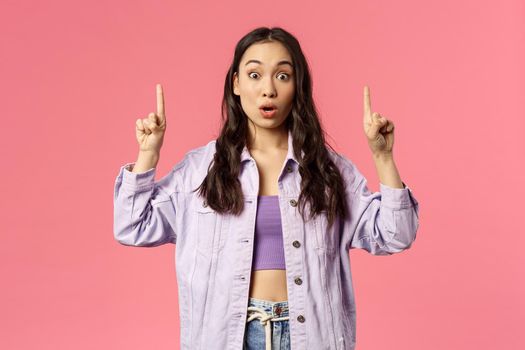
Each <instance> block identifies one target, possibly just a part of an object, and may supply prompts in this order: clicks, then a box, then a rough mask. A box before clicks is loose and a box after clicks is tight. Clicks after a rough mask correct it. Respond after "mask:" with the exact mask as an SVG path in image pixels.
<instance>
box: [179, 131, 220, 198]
mask: <svg viewBox="0 0 525 350" xmlns="http://www.w3.org/2000/svg"><path fill="white" fill-rule="evenodd" d="M215 144H216V140H210V141H209V142H208V143H206V144H205V145H201V146H198V147H195V148H193V149H191V150H189V151H187V152H186V153H185V154H184V157H183V159H182V160H181V161H180V162H179V163H177V164H176V165H175V166H174V167H173V168H172V172H173V173H176V174H177V176H179V177H180V179H181V181H182V183H183V187H184V188H186V189H189V188H195V187H197V186H199V185H200V183H201V182H202V180H204V178H205V177H206V174H207V173H208V167H209V165H210V164H211V161H212V160H213V156H214V154H215Z"/></svg>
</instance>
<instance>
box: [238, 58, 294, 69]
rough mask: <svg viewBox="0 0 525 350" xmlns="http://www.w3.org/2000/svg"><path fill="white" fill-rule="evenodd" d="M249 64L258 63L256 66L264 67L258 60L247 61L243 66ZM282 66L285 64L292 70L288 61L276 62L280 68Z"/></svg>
mask: <svg viewBox="0 0 525 350" xmlns="http://www.w3.org/2000/svg"><path fill="white" fill-rule="evenodd" d="M249 63H258V64H261V65H264V63H262V62H261V61H259V60H249V61H248V62H246V64H245V66H247V65H248V64H249ZM284 64H287V65H289V66H290V67H292V68H293V65H292V63H291V62H290V61H288V60H282V61H279V62H277V65H278V66H282V65H284Z"/></svg>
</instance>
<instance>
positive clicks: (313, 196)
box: [195, 27, 347, 227]
mask: <svg viewBox="0 0 525 350" xmlns="http://www.w3.org/2000/svg"><path fill="white" fill-rule="evenodd" d="M274 40H276V41H279V42H280V43H282V44H283V45H284V46H285V47H286V48H287V49H288V52H289V53H290V55H291V57H292V61H293V66H294V67H293V68H294V72H295V73H294V75H293V77H294V79H295V86H296V87H297V88H296V89H295V91H296V92H295V96H294V100H293V107H292V110H291V112H290V115H288V116H287V118H286V120H285V122H284V123H285V126H286V128H287V130H289V131H291V135H292V137H293V148H294V153H295V154H294V156H295V158H296V159H297V160H298V161H299V174H300V175H301V194H300V195H299V198H298V208H299V212H300V214H301V216H302V217H303V220H304V219H305V215H304V212H305V209H304V207H305V204H306V202H309V204H310V211H309V218H312V217H313V216H315V215H317V214H319V213H321V212H323V211H326V212H327V216H328V222H329V227H331V226H332V224H333V222H334V221H335V218H336V217H337V216H339V217H340V218H344V217H345V215H346V209H347V203H346V200H345V195H344V194H345V184H344V181H343V179H342V176H341V174H340V172H339V170H338V168H337V167H336V165H335V164H334V162H333V161H332V160H331V159H330V158H329V154H328V150H327V148H326V145H328V146H329V147H330V148H331V149H332V150H333V151H334V152H335V150H334V149H333V148H332V146H331V145H329V144H327V143H326V142H325V137H324V134H325V132H324V130H323V129H322V127H321V124H320V122H319V117H318V113H317V109H316V107H315V104H314V101H313V98H312V81H311V78H310V68H309V67H308V63H307V62H306V59H305V57H304V54H303V52H302V50H301V47H300V45H299V42H298V41H297V39H296V38H295V37H294V36H293V35H292V34H290V33H288V32H287V31H285V30H284V29H282V28H279V27H273V28H267V27H260V28H256V29H254V30H253V31H251V32H250V33H248V34H246V35H245V36H244V37H243V38H241V40H240V41H239V42H238V43H237V46H236V47H235V54H234V57H233V62H232V64H231V66H230V68H229V70H228V74H227V75H226V80H225V82H224V96H223V100H222V107H221V113H222V120H223V126H222V130H221V132H220V135H219V137H218V138H217V140H216V144H215V147H216V152H215V155H214V158H213V162H211V163H210V166H209V167H208V174H207V175H206V177H205V179H204V181H203V182H202V183H201V185H200V186H199V187H198V188H197V189H196V190H195V191H197V190H199V194H200V195H201V196H202V197H203V198H205V199H206V202H207V203H208V205H209V206H210V207H211V208H212V209H214V210H215V211H217V212H219V213H231V214H235V215H239V214H240V213H241V212H242V210H243V207H244V195H243V192H242V188H241V184H240V181H239V179H238V176H239V173H240V159H241V152H242V150H243V148H244V146H245V144H246V140H247V135H248V117H247V116H246V114H245V113H244V110H243V109H242V106H241V101H240V97H239V96H237V95H235V94H234V93H233V78H234V73H236V72H237V74H239V73H238V69H239V63H240V61H241V58H242V56H243V54H244V52H245V51H246V49H248V47H250V45H252V44H254V43H262V42H268V41H274ZM301 150H302V151H304V158H303V157H301ZM336 153H337V152H336Z"/></svg>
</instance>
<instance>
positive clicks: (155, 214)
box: [113, 161, 184, 247]
mask: <svg viewBox="0 0 525 350" xmlns="http://www.w3.org/2000/svg"><path fill="white" fill-rule="evenodd" d="M183 164H184V161H181V162H180V163H179V164H177V165H176V166H175V167H174V168H173V169H172V170H171V171H170V172H169V173H168V174H167V175H166V176H164V177H163V178H162V179H160V180H159V181H157V182H155V172H156V169H155V168H151V169H149V170H147V171H145V172H142V173H133V172H131V170H132V169H133V166H134V165H135V163H127V164H125V165H123V166H122V167H121V169H120V172H119V174H118V176H117V178H116V181H115V188H114V202H113V203H114V210H113V212H114V221H113V232H114V237H115V239H116V240H117V241H118V242H119V243H121V244H123V245H127V246H137V247H155V246H159V245H161V244H165V243H173V244H175V243H176V241H177V232H176V230H175V227H176V224H175V219H176V215H177V211H178V208H177V203H178V196H179V195H180V192H181V191H180V187H181V186H180V184H181V181H180V172H179V171H178V170H179V169H180V168H181V167H182V166H183Z"/></svg>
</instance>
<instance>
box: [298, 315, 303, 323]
mask: <svg viewBox="0 0 525 350" xmlns="http://www.w3.org/2000/svg"><path fill="white" fill-rule="evenodd" d="M297 321H299V322H301V323H303V322H304V316H303V315H299V316H297Z"/></svg>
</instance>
